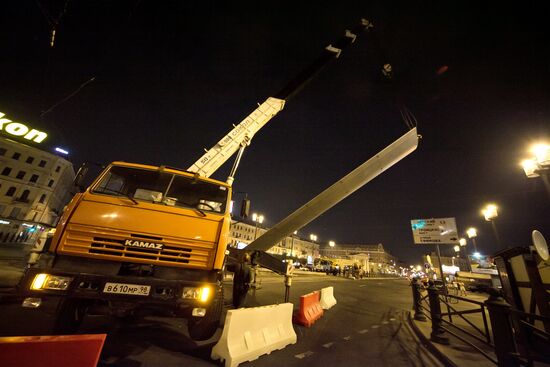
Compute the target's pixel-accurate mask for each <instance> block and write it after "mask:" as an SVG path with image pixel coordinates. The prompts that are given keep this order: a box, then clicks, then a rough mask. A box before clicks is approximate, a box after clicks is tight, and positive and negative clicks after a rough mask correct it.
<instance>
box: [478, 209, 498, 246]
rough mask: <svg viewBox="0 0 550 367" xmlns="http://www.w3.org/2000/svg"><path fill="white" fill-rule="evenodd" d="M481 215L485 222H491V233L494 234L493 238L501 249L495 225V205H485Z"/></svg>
mask: <svg viewBox="0 0 550 367" xmlns="http://www.w3.org/2000/svg"><path fill="white" fill-rule="evenodd" d="M481 213H482V214H483V216H484V217H485V220H486V221H488V222H491V225H492V227H493V232H495V238H496V239H497V244H498V246H499V247H502V245H501V243H500V236H499V235H498V231H497V225H496V223H495V221H496V218H497V217H498V207H497V206H496V205H495V204H487V205H486V206H485V208H483V210H482V211H481Z"/></svg>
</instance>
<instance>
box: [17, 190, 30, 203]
mask: <svg viewBox="0 0 550 367" xmlns="http://www.w3.org/2000/svg"><path fill="white" fill-rule="evenodd" d="M30 193H31V192H30V191H29V190H25V191H23V193H22V194H21V197H20V198H19V200H21V201H27V200H29V194H30Z"/></svg>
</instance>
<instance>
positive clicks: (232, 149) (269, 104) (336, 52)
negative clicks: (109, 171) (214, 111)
mask: <svg viewBox="0 0 550 367" xmlns="http://www.w3.org/2000/svg"><path fill="white" fill-rule="evenodd" d="M372 27H373V25H372V23H371V22H369V21H368V20H366V19H361V22H360V24H359V25H357V26H355V27H354V28H352V29H351V30H346V32H345V34H344V36H342V37H341V38H339V39H338V40H337V41H336V42H334V43H332V44H329V45H328V46H327V47H325V48H324V50H323V52H322V53H321V55H320V56H319V57H318V58H317V59H315V61H314V62H313V63H311V64H310V65H308V66H307V67H306V68H305V69H303V70H302V71H301V72H300V73H299V74H298V75H296V77H294V78H293V79H292V80H291V81H290V82H288V83H287V84H286V85H285V86H284V87H283V88H282V89H281V90H280V91H279V92H277V93H276V94H275V95H274V96H273V97H269V98H268V99H267V100H266V101H265V102H264V103H262V104H260V105H259V106H258V108H256V109H255V110H254V111H253V112H252V113H251V114H250V115H248V116H247V117H246V118H245V119H244V120H242V121H241V122H240V123H239V124H238V125H237V126H234V128H233V129H232V130H231V131H230V132H229V134H227V135H226V136H224V137H223V138H222V139H221V140H220V141H218V142H217V143H216V145H214V146H213V147H212V148H210V149H209V150H207V151H206V153H205V154H204V155H203V156H202V157H200V158H199V159H198V160H197V161H196V162H195V163H193V165H191V167H189V168H188V169H187V171H189V172H193V173H196V174H198V175H200V176H203V177H210V176H211V175H212V174H214V172H216V171H217V170H218V168H220V167H221V166H222V165H223V164H224V163H225V162H226V161H227V160H228V159H229V158H231V157H232V156H233V155H234V154H235V153H236V152H237V151H238V150H239V149H241V153H242V149H244V148H245V147H246V146H248V145H249V144H250V141H251V139H252V137H253V136H254V134H256V133H257V132H258V130H260V129H261V128H262V127H264V125H265V124H267V123H268V122H269V120H271V119H272V118H273V117H274V116H275V115H277V114H278V113H279V112H280V111H281V110H282V109H283V107H284V105H285V102H286V101H288V100H289V99H290V98H291V97H292V96H294V95H295V94H296V93H298V92H299V91H300V90H301V89H302V88H303V87H304V86H305V85H306V84H307V83H308V82H309V81H310V80H311V79H313V77H314V76H315V75H317V74H318V73H319V72H320V71H321V70H322V69H323V68H324V67H325V66H326V65H328V63H329V62H330V61H331V60H333V59H336V58H338V57H339V56H340V53H341V52H342V50H344V49H345V48H347V47H348V46H349V45H351V44H352V43H353V42H354V41H355V39H356V38H357V34H358V33H360V32H362V31H364V30H368V29H370V28H372ZM239 159H240V155H239ZM237 164H238V161H237ZM235 170H236V165H235V166H234V168H233V170H232V174H233V173H234V171H235ZM232 174H231V175H230V178H228V182H229V183H231V182H232V181H233V178H232V177H231V176H232Z"/></svg>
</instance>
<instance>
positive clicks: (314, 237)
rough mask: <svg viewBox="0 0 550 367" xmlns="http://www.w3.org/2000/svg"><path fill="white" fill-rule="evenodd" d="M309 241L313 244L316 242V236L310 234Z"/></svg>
mask: <svg viewBox="0 0 550 367" xmlns="http://www.w3.org/2000/svg"><path fill="white" fill-rule="evenodd" d="M309 239H310V240H312V241H313V242H317V235H316V234H313V233H312V234H310V235H309Z"/></svg>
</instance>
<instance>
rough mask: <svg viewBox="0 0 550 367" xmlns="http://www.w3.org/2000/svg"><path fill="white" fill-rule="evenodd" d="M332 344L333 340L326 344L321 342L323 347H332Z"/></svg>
mask: <svg viewBox="0 0 550 367" xmlns="http://www.w3.org/2000/svg"><path fill="white" fill-rule="evenodd" d="M333 344H334V343H333V342H330V343H326V344H323V347H325V348H327V349H328V348H330V347H332V345H333Z"/></svg>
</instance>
